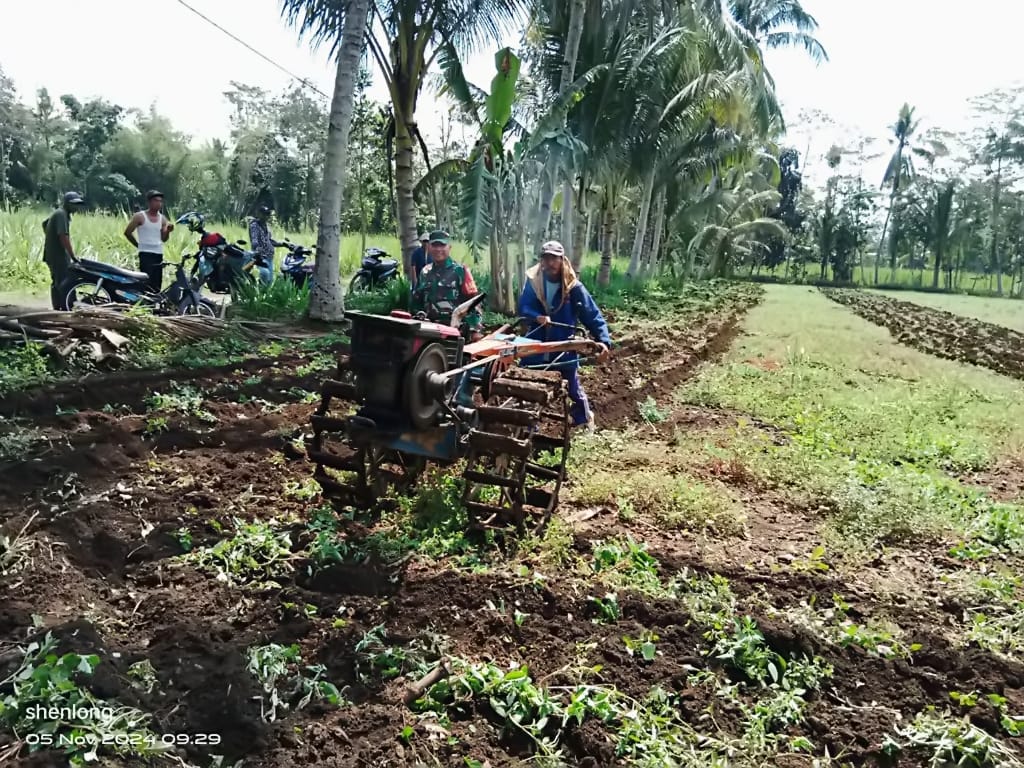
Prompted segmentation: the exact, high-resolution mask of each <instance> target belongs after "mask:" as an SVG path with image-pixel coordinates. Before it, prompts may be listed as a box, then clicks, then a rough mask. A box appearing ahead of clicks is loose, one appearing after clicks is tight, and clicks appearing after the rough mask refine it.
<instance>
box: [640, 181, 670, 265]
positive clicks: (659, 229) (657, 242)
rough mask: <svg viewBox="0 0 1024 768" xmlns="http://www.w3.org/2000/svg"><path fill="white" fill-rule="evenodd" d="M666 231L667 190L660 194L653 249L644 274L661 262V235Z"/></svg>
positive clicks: (656, 211)
mask: <svg viewBox="0 0 1024 768" xmlns="http://www.w3.org/2000/svg"><path fill="white" fill-rule="evenodd" d="M664 231H665V191H664V190H662V192H661V194H660V195H658V203H657V206H656V207H655V214H654V235H653V240H652V241H651V250H650V253H648V255H647V263H646V266H645V267H644V270H643V272H644V275H645V276H646V275H650V274H651V273H653V272H654V270H655V268H657V266H658V265H659V264H660V263H661V236H662V233H663V232H664Z"/></svg>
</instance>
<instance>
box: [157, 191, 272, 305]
mask: <svg viewBox="0 0 1024 768" xmlns="http://www.w3.org/2000/svg"><path fill="white" fill-rule="evenodd" d="M175 223H176V224H185V225H186V226H187V227H188V229H189V231H190V232H194V233H195V234H198V235H199V251H198V252H197V253H196V257H195V258H196V266H195V267H194V268H193V270H192V281H193V282H194V283H196V284H202V283H203V281H207V283H208V285H209V289H210V291H211V292H212V293H220V294H230V293H231V287H232V285H233V284H234V283H235V282H236V281H237V280H240V279H250V280H251V279H253V277H252V271H253V270H254V269H255V270H256V272H257V275H258V277H259V280H260V282H262V283H264V284H265V285H267V284H269V283H270V282H271V281H272V280H273V274H272V272H271V268H270V265H269V264H268V263H267V261H266V260H265V259H264V258H263V257H262V256H260V255H259V254H257V253H255V252H253V251H247V250H244V249H243V248H242V246H244V245H245V244H246V241H245V240H237V241H236V242H234V243H229V242H228V240H227V238H226V237H224V235H222V234H220V232H207V231H206V219H205V218H204V217H203V215H202V214H201V213H199V212H198V211H189V212H188V213H185V214H182V215H181V216H180V217H179V218H178V220H177V221H176V222H175Z"/></svg>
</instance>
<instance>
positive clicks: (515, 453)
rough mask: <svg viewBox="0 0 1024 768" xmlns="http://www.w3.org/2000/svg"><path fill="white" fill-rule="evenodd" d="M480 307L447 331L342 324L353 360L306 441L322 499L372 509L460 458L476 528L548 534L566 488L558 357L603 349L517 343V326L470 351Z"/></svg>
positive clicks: (411, 322)
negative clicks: (542, 360)
mask: <svg viewBox="0 0 1024 768" xmlns="http://www.w3.org/2000/svg"><path fill="white" fill-rule="evenodd" d="M484 298H485V296H484V295H483V294H479V295H477V296H474V297H473V298H472V299H470V300H469V301H468V302H465V303H464V304H462V305H460V306H459V307H457V308H456V309H455V311H454V312H453V313H452V320H451V325H440V324H438V323H433V322H428V321H427V320H426V319H424V316H423V315H422V314H420V315H418V316H417V317H413V316H411V315H410V314H409V313H407V312H397V311H396V312H392V313H391V315H390V316H383V315H371V314H364V313H362V312H353V311H350V312H346V313H345V316H346V318H347V319H348V320H350V321H351V323H352V330H351V336H352V346H351V351H350V354H349V355H348V357H347V358H346V357H342V358H341V359H340V360H339V365H338V378H337V379H332V380H328V381H326V382H324V385H323V388H322V400H321V402H320V407H319V408H318V409H317V411H316V413H315V414H314V415H313V417H312V427H313V435H312V438H311V439H309V440H308V442H307V454H308V456H309V458H310V460H311V461H312V462H314V463H315V464H316V473H315V475H314V477H315V478H316V480H317V481H318V482H319V483H320V486H321V488H322V489H323V491H324V493H325V494H326V495H329V496H332V497H335V498H338V497H340V498H341V499H343V500H345V501H346V502H347V503H352V504H357V505H364V504H371V503H373V502H374V501H375V500H376V499H377V498H379V497H380V496H382V495H384V494H385V493H386V491H387V488H388V486H389V485H393V486H396V487H408V486H409V485H411V484H413V483H414V482H415V481H416V479H417V478H418V476H419V474H420V473H421V472H422V471H423V469H424V468H425V466H426V464H427V462H434V463H435V464H439V465H450V464H454V463H455V462H457V461H459V460H462V459H464V460H465V469H464V471H463V475H462V476H463V478H464V480H465V490H464V492H463V497H462V501H463V504H464V505H465V507H466V509H467V510H468V512H469V518H470V524H471V526H472V527H473V528H477V529H486V528H497V529H505V528H508V527H510V526H513V527H515V528H516V529H518V530H520V531H523V530H526V529H532V530H540V529H541V528H542V527H543V526H544V525H545V524H546V523H547V521H548V520H549V519H550V517H551V514H552V512H553V511H554V509H555V507H556V505H557V503H558V492H559V490H560V488H561V485H562V482H563V480H564V479H565V465H566V460H567V458H568V456H569V443H570V428H571V421H570V418H569V409H570V400H569V397H568V394H567V391H566V387H565V382H564V380H563V379H562V377H561V374H560V373H559V371H558V369H557V359H558V353H563V352H577V353H581V354H582V355H584V356H585V355H589V354H594V353H596V352H597V351H598V350H599V345H598V344H597V343H596V342H594V341H590V340H588V339H583V338H580V339H570V340H568V341H561V342H539V341H536V340H535V339H531V338H529V337H528V336H519V335H516V334H515V333H511V332H510V330H511V328H512V326H511V325H505V326H502V327H501V328H500V329H498V330H497V331H495V332H493V333H491V334H489V335H487V336H485V337H484V338H482V339H481V340H479V341H477V342H474V343H466V341H465V339H464V337H463V334H462V333H461V332H460V330H459V326H460V325H461V323H462V320H463V318H464V317H465V315H466V314H467V313H468V312H469V311H470V310H471V309H472V308H473V307H475V306H476V305H477V304H479V303H480V302H481V301H483V299H484ZM546 353H554V355H553V357H554V360H552V362H551V363H548V364H545V365H544V366H537V367H530V368H527V367H524V366H522V365H520V364H519V361H520V360H521V359H522V358H525V357H529V356H532V355H537V354H546ZM464 377H468V378H467V379H466V380H464ZM338 400H340V401H342V404H340V407H342V408H345V409H346V413H345V414H344V415H341V414H340V413H339V412H338V408H339V405H335V402H336V401H338ZM332 406H333V407H334V411H335V414H336V415H331V411H332ZM353 406H354V408H353Z"/></svg>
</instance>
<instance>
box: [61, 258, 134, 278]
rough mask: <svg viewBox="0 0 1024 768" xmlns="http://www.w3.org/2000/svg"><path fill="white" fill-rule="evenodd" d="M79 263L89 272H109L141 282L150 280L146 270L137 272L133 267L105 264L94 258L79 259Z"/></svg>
mask: <svg viewBox="0 0 1024 768" xmlns="http://www.w3.org/2000/svg"><path fill="white" fill-rule="evenodd" d="M78 265H79V266H80V267H81V268H82V269H85V270H87V271H89V272H107V273H111V274H115V275H120V276H121V277H127V278H128V279H130V280H135V281H137V282H140V283H145V282H147V281H148V280H149V275H147V274H146V273H145V272H135V271H133V270H131V269H122V268H121V267H118V266H115V265H113V264H104V263H103V262H102V261H93V260H92V259H79V260H78Z"/></svg>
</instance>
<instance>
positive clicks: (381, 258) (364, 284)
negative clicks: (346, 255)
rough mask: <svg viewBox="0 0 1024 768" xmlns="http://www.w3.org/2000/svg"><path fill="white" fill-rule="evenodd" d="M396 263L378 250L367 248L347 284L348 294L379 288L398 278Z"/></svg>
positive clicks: (385, 253)
mask: <svg viewBox="0 0 1024 768" xmlns="http://www.w3.org/2000/svg"><path fill="white" fill-rule="evenodd" d="M398 267H399V265H398V261H397V260H396V259H392V258H389V257H388V254H387V252H385V251H384V250H382V249H380V248H367V249H366V250H365V251H364V252H363V261H362V266H361V267H360V268H359V270H358V271H357V272H356V273H355V275H353V276H352V281H351V282H350V283H349V284H348V292H349V293H361V292H365V291H372V290H374V289H375V288H379V287H380V286H382V285H383V284H384V283H386V282H388V281H390V280H394V279H395V278H397V277H398Z"/></svg>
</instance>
